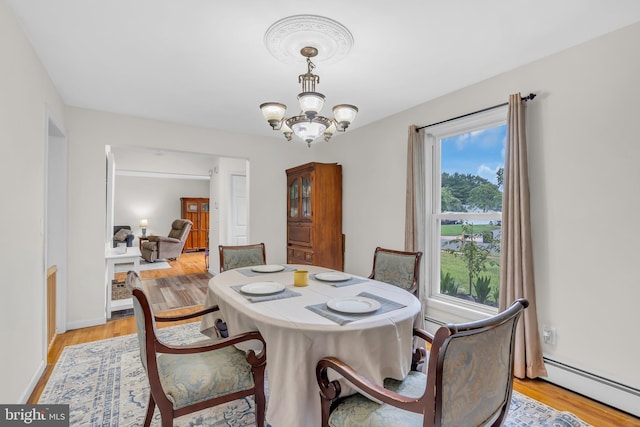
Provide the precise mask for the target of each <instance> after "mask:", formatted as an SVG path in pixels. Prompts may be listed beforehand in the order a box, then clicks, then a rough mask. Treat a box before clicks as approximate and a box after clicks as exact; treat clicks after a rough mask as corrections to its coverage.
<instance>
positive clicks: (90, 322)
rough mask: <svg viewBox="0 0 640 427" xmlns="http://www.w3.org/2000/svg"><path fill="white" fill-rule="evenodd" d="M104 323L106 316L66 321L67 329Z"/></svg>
mask: <svg viewBox="0 0 640 427" xmlns="http://www.w3.org/2000/svg"><path fill="white" fill-rule="evenodd" d="M105 323H107V318H106V316H105V317H101V318H99V319H87V320H81V321H79V322H70V323H67V331H70V330H72V329H80V328H88V327H89V326H96V325H104V324H105Z"/></svg>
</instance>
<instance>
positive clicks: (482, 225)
mask: <svg viewBox="0 0 640 427" xmlns="http://www.w3.org/2000/svg"><path fill="white" fill-rule="evenodd" d="M506 115H507V107H506V106H505V107H499V108H495V109H492V110H489V111H485V112H481V113H477V114H473V115H471V116H467V117H463V118H460V119H456V120H453V121H450V122H445V123H442V124H440V125H436V126H432V127H430V128H429V129H427V134H426V144H427V145H426V146H427V147H430V148H431V149H430V150H429V149H427V150H425V151H426V152H427V153H428V154H427V156H428V158H427V164H431V165H432V168H431V170H432V173H431V175H430V176H427V188H429V190H428V192H429V194H427V203H430V209H428V211H427V212H428V214H427V217H426V220H427V227H426V229H427V240H428V241H427V242H426V244H425V247H427V248H430V250H429V251H428V253H429V254H430V257H429V259H428V260H427V262H428V266H427V271H428V272H429V278H428V280H429V282H428V287H429V294H430V298H429V301H428V304H429V305H431V306H432V307H431V308H434V306H435V308H436V310H434V311H435V312H438V310H444V311H446V312H448V313H455V314H458V315H459V317H461V318H463V319H464V318H466V319H474V318H480V317H484V315H486V314H490V313H495V312H496V311H497V305H498V291H499V281H500V237H501V226H502V183H503V181H502V180H503V172H504V155H505V146H506V145H505V144H506V129H507V125H506ZM429 181H430V182H429ZM471 313H475V314H476V316H474V315H471ZM444 317H445V318H444V319H441V320H443V321H451V320H450V318H447V317H446V316H444Z"/></svg>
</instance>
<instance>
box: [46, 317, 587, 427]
mask: <svg viewBox="0 0 640 427" xmlns="http://www.w3.org/2000/svg"><path fill="white" fill-rule="evenodd" d="M158 333H159V334H160V335H161V337H162V338H163V339H164V340H167V341H169V342H172V343H176V344H182V343H186V342H190V341H193V340H194V339H200V338H202V335H201V334H200V332H199V323H197V322H196V323H191V324H188V325H180V326H174V327H169V328H162V329H160V330H159V332H158ZM147 384H148V383H147V379H146V376H145V373H144V370H143V368H142V364H141V363H140V357H139V352H138V341H137V337H136V335H126V336H123V337H117V338H112V339H107V340H102V341H96V342H92V343H86V344H79V345H75V346H69V347H66V348H65V349H64V350H63V352H62V354H61V356H60V359H59V360H58V363H57V364H56V366H55V368H54V370H53V372H52V374H51V378H50V379H49V382H48V383H47V385H46V387H45V389H44V391H43V392H42V395H41V396H40V400H39V402H38V403H42V404H46V403H48V404H69V406H70V408H69V410H70V424H71V425H72V426H89V425H91V426H100V425H105V426H106V425H108V426H123V427H124V426H127V427H129V426H131V427H132V426H141V425H142V423H143V420H144V414H145V407H146V402H147V399H148V385H147ZM151 425H152V426H159V425H160V413H159V412H158V410H157V409H156V412H155V414H154V420H153V422H152V424H151ZM174 426H179V427H182V426H184V427H191V426H214V427H243V426H255V413H254V403H253V399H252V398H246V399H239V400H236V401H233V402H231V403H229V404H228V405H220V406H218V407H216V408H212V409H207V410H203V411H200V412H196V413H194V414H191V415H186V416H184V417H180V418H177V419H176V420H175V422H174ZM505 426H510V427H524V426H526V427H537V426H545V427H546V426H554V427H585V426H588V424H586V423H584V422H583V421H581V420H580V419H578V418H577V417H576V416H575V415H573V414H571V413H568V412H559V411H556V410H554V409H552V408H550V407H549V406H546V405H544V404H542V403H540V402H537V401H535V400H532V399H530V398H528V397H526V396H524V395H522V394H520V393H517V392H515V391H514V392H513V398H512V401H511V408H510V410H509V416H508V418H507V421H506V423H505ZM273 427H291V426H273Z"/></svg>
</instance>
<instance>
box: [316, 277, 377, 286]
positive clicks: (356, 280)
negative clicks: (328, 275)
mask: <svg viewBox="0 0 640 427" xmlns="http://www.w3.org/2000/svg"><path fill="white" fill-rule="evenodd" d="M309 277H311V278H312V279H314V280H317V281H318V282H322V283H324V284H326V285H331V286H334V287H336V288H341V287H342V286H349V285H355V284H357V283H364V282H367V281H369V279H361V278H360V277H353V276H352V277H351V278H350V279H349V280H343V281H341V282H329V281H327V280H320V279H316V275H315V274H310V275H309Z"/></svg>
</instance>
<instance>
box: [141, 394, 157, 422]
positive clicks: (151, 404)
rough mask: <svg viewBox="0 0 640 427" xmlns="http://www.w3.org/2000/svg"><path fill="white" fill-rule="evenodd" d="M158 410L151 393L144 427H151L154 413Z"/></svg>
mask: <svg viewBox="0 0 640 427" xmlns="http://www.w3.org/2000/svg"><path fill="white" fill-rule="evenodd" d="M155 410H156V402H155V400H153V395H152V394H151V392H149V401H148V402H147V413H146V415H145V417H144V427H149V426H150V425H151V420H152V419H153V412H154V411H155Z"/></svg>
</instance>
